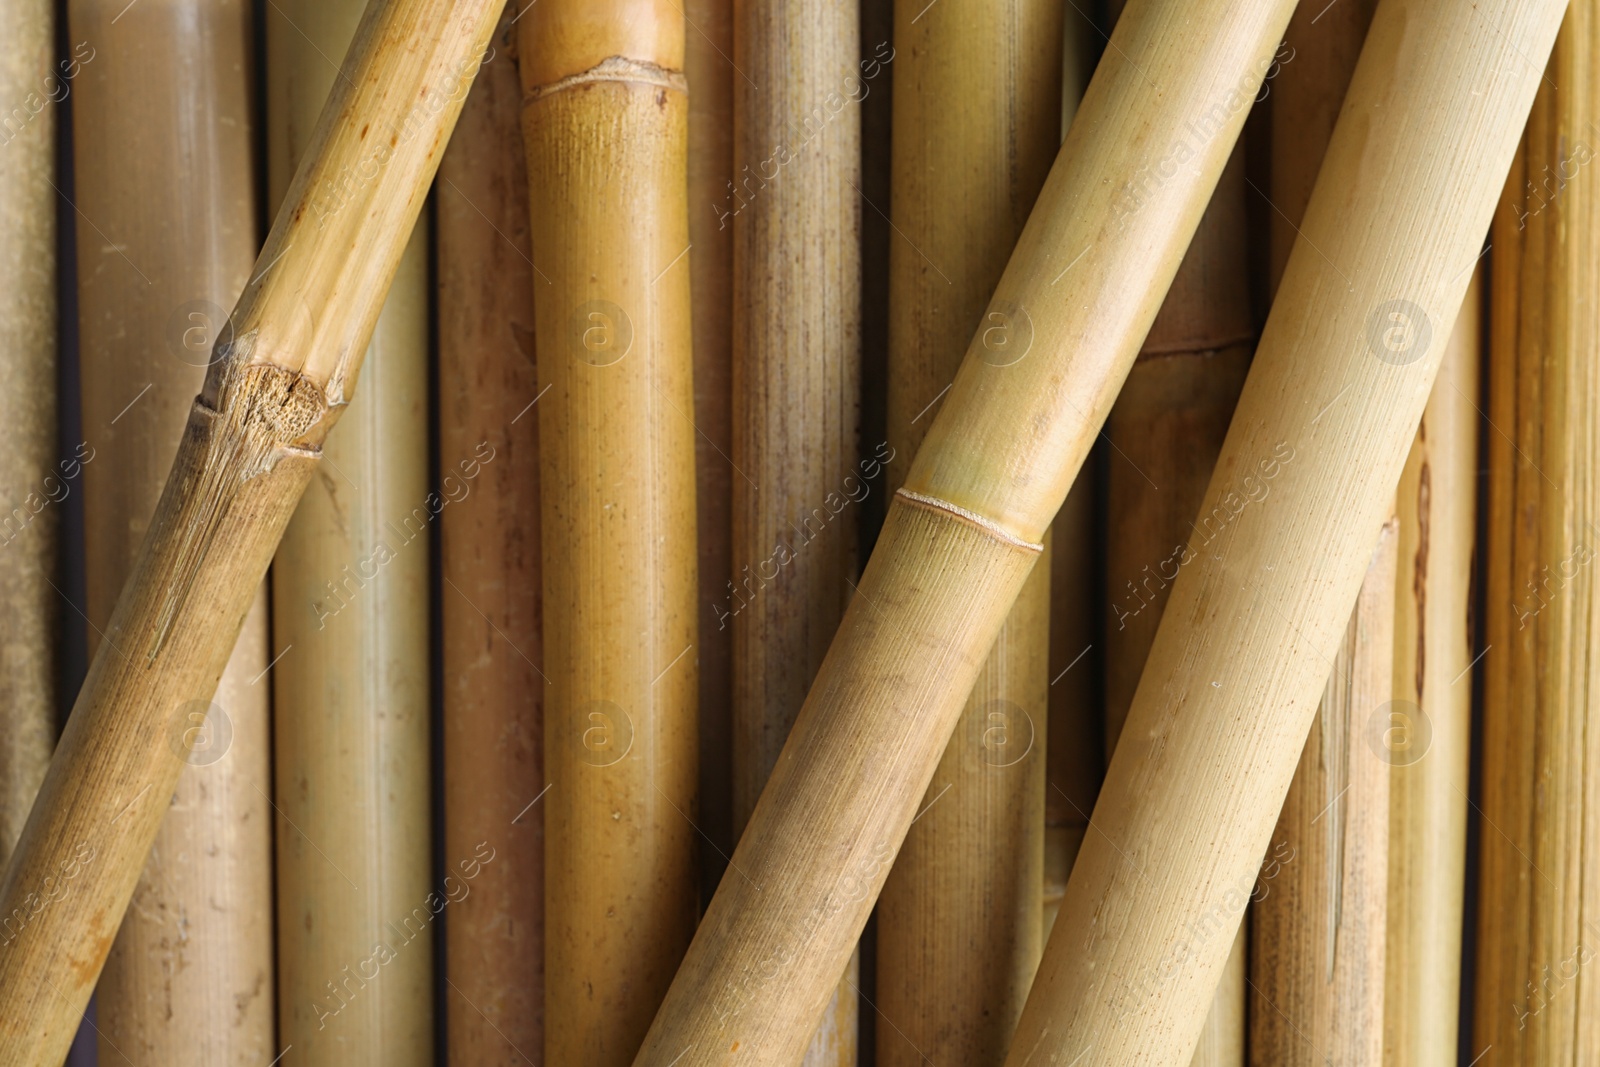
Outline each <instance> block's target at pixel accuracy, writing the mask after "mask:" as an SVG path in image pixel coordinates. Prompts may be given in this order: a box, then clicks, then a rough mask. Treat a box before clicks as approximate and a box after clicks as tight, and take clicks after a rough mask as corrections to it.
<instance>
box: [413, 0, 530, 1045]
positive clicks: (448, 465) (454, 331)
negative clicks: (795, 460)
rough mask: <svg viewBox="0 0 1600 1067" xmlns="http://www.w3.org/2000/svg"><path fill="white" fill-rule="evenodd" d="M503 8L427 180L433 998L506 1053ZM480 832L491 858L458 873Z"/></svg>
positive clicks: (518, 741)
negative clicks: (431, 264) (434, 466)
mask: <svg viewBox="0 0 1600 1067" xmlns="http://www.w3.org/2000/svg"><path fill="white" fill-rule="evenodd" d="M515 18H516V13H515V12H514V11H513V10H511V9H510V7H508V8H507V9H506V11H505V12H503V13H502V15H501V20H500V26H499V28H498V29H497V30H496V31H495V35H494V40H493V48H494V51H495V57H494V59H493V60H491V61H490V62H489V63H487V64H485V65H484V67H483V69H482V70H481V71H479V73H478V77H477V80H476V81H475V82H474V83H473V87H472V93H471V95H469V96H468V97H467V101H466V104H465V105H464V106H463V108H462V111H461V119H460V121H459V122H458V123H457V124H456V131H455V136H454V137H452V138H451V141H450V147H449V148H448V149H446V151H445V154H444V159H443V161H442V162H441V163H440V164H439V185H438V191H437V193H436V197H437V201H436V202H437V210H438V214H437V226H438V272H439V273H438V278H439V289H438V292H439V304H438V307H439V390H440V396H439V452H440V483H441V484H440V489H441V491H442V494H443V496H444V498H445V499H447V500H449V501H450V505H449V506H447V507H446V508H445V509H444V511H443V513H442V514H441V516H440V539H441V545H440V548H441V552H440V558H441V570H442V577H443V582H442V588H441V590H440V596H441V598H442V603H441V604H440V611H441V614H442V618H443V623H442V625H443V637H442V641H443V646H444V648H443V661H442V669H443V672H444V687H443V688H444V751H443V763H444V855H445V863H446V866H447V867H448V868H449V875H450V877H451V878H452V879H453V881H452V882H451V883H450V884H449V885H447V887H446V888H447V890H450V889H455V888H456V886H458V885H463V884H465V885H466V888H465V890H459V889H457V890H456V892H457V893H461V892H465V894H466V895H465V896H463V897H461V898H460V899H459V900H458V901H456V902H455V903H453V904H452V905H451V907H450V911H449V914H450V919H449V922H448V923H447V924H446V927H445V937H446V939H445V974H446V975H447V982H448V984H447V986H446V993H445V1001H444V1003H445V1029H446V1033H447V1034H448V1035H449V1042H450V1062H451V1063H453V1064H458V1065H460V1067H515V1065H518V1064H523V1063H525V1062H527V1061H526V1058H525V1057H527V1056H533V1055H536V1054H537V1053H538V1050H540V1049H541V1048H542V1047H543V1044H544V983H543V978H544V808H543V805H542V802H540V803H535V801H536V800H538V799H539V793H540V791H541V790H542V789H543V788H544V785H545V777H544V758H543V751H544V718H543V704H544V688H545V686H544V678H543V677H541V676H540V674H539V670H538V668H537V667H536V666H535V664H537V663H539V662H541V661H542V660H543V658H544V657H543V647H542V646H543V635H542V628H541V615H540V610H539V607H540V604H539V441H538V433H539V413H538V408H537V407H536V406H534V402H535V400H536V399H537V397H538V392H539V390H538V383H537V381H536V380H535V378H536V374H535V354H534V345H533V331H534V321H533V301H534V299H535V295H534V286H535V285H536V284H539V283H537V282H536V281H535V277H536V276H535V274H534V270H533V250H532V247H531V244H530V242H529V238H528V179H527V166H526V162H525V157H524V152H523V147H522V128H521V115H522V83H521V80H520V79H519V77H518V75H517V68H516V39H517V31H516V27H515V26H514V25H513V20H514V19H515ZM485 457H488V461H487V462H484V460H485ZM480 844H487V845H488V847H489V848H490V849H492V850H493V853H494V857H495V858H494V859H493V860H492V861H491V862H489V863H487V864H485V865H483V867H482V869H481V871H480V873H479V874H478V876H477V877H476V878H475V879H472V880H470V882H463V875H464V873H465V872H464V871H463V870H462V869H461V868H460V867H459V863H460V859H461V858H463V857H470V856H475V855H476V850H477V848H478V846H479V845H480ZM468 869H470V868H468Z"/></svg>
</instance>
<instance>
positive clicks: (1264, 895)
mask: <svg viewBox="0 0 1600 1067" xmlns="http://www.w3.org/2000/svg"><path fill="white" fill-rule="evenodd" d="M1398 525H1399V523H1398V521H1397V520H1395V519H1391V520H1389V522H1387V523H1385V524H1384V527H1383V531H1382V533H1381V534H1380V535H1379V537H1378V545H1377V548H1376V549H1375V550H1374V551H1373V554H1372V562H1371V565H1370V566H1369V567H1368V568H1367V572H1366V577H1365V579H1364V580H1363V581H1362V583H1361V592H1360V595H1359V597H1358V598H1357V600H1356V607H1355V611H1354V612H1353V613H1352V614H1351V615H1350V622H1349V625H1348V628H1347V629H1346V631H1345V636H1344V641H1343V643H1342V644H1341V646H1340V647H1339V650H1338V652H1337V654H1336V655H1335V656H1334V659H1333V666H1332V669H1331V671H1330V672H1329V675H1328V681H1327V686H1326V688H1325V690H1324V692H1323V696H1322V702H1321V705H1320V707H1319V708H1318V709H1317V713H1316V715H1315V717H1313V719H1312V721H1311V733H1310V735H1309V737H1308V738H1307V740H1306V744H1305V747H1304V749H1303V750H1302V751H1301V754H1300V764H1299V766H1298V767H1297V768H1296V770H1295V775H1294V782H1293V783H1292V784H1291V785H1290V787H1289V795H1288V797H1287V798H1286V799H1285V800H1284V803H1283V810H1282V811H1281V813H1280V814H1279V816H1278V825H1277V828H1276V829H1275V830H1274V831H1273V835H1272V845H1271V847H1270V849H1269V850H1268V852H1267V858H1266V861H1265V863H1264V864H1263V867H1262V871H1261V875H1260V877H1259V879H1258V881H1257V882H1256V883H1255V885H1254V886H1252V888H1251V896H1252V898H1253V899H1254V900H1255V901H1256V905H1255V908H1254V909H1253V910H1252V912H1251V927H1252V930H1253V937H1252V943H1253V945H1254V952H1253V953H1252V955H1251V960H1250V967H1251V971H1252V972H1253V977H1252V979H1251V991H1252V994H1253V995H1252V997H1251V1000H1252V1003H1253V1010H1252V1011H1251V1013H1250V1020H1251V1024H1250V1062H1251V1063H1252V1064H1261V1065H1262V1067H1269V1065H1270V1067H1277V1065H1280V1064H1282V1065H1298V1064H1304V1065H1307V1067H1310V1065H1321V1064H1326V1063H1339V1064H1374V1065H1375V1064H1377V1063H1379V1062H1381V1060H1382V1055H1383V1011H1384V1007H1383V988H1384V940H1383V936H1384V928H1385V915H1386V910H1387V909H1386V901H1387V896H1388V885H1387V881H1386V878H1387V874H1388V867H1389V759H1388V758H1387V757H1388V753H1387V751H1386V750H1385V749H1383V748H1382V747H1379V748H1377V749H1376V750H1373V749H1371V748H1369V746H1368V742H1367V738H1366V736H1365V732H1366V727H1367V722H1368V720H1369V719H1370V718H1371V717H1372V715H1373V712H1374V711H1375V710H1376V711H1378V712H1379V713H1380V714H1381V713H1384V712H1386V710H1387V705H1388V704H1389V698H1390V694H1391V691H1392V683H1393V679H1394V647H1395V646H1394V603H1395V599H1394V598H1395V549H1396V543H1397V541H1398V534H1397V528H1398Z"/></svg>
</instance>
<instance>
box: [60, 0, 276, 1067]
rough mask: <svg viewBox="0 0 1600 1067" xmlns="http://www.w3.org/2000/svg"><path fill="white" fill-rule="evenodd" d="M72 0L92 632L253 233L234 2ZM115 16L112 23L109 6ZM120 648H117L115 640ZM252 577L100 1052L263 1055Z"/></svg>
mask: <svg viewBox="0 0 1600 1067" xmlns="http://www.w3.org/2000/svg"><path fill="white" fill-rule="evenodd" d="M125 6H126V5H125V4H121V3H109V2H108V3H102V2H100V0H76V2H74V3H72V4H70V5H69V7H68V15H69V19H70V23H71V30H72V37H73V39H74V40H78V41H83V42H90V43H91V44H90V46H91V47H92V48H93V56H94V58H93V59H92V60H91V61H90V62H87V63H84V64H83V65H82V68H81V70H80V72H79V74H78V77H77V79H76V80H75V83H74V88H75V90H76V93H75V96H74V98H73V108H74V121H73V127H74V129H73V134H74V139H75V174H74V181H75V192H74V199H75V202H76V204H77V206H78V209H79V210H81V211H82V212H84V214H85V216H86V217H88V218H92V219H94V220H95V225H94V226H92V227H91V226H84V225H80V227H79V229H78V279H79V280H78V317H79V330H80V333H79V337H80V341H79V350H80V356H79V365H80V374H81V380H82V391H83V438H84V442H85V443H86V444H87V445H88V447H89V448H90V449H92V453H91V455H92V457H93V458H92V460H91V461H90V462H88V463H85V464H84V465H83V473H82V479H83V480H82V485H83V490H84V549H85V564H86V570H87V586H88V604H87V608H86V612H85V614H86V616H87V618H88V621H89V648H90V651H91V652H93V651H94V649H95V648H96V646H97V645H98V644H99V643H100V639H99V635H100V634H103V633H105V632H106V627H107V626H108V624H109V622H110V619H111V614H112V610H113V608H115V606H116V601H117V595H118V593H120V592H121V591H122V586H123V583H124V582H125V581H126V580H127V578H128V575H129V574H130V573H132V571H133V568H134V564H135V560H136V557H137V555H138V552H139V546H140V544H141V543H142V542H143V540H144V538H145V534H146V533H147V531H148V529H149V526H150V522H151V519H152V516H153V515H154V513H155V510H156V504H157V501H158V500H159V499H160V497H161V490H162V486H163V484H164V483H165V482H166V479H167V471H168V469H169V467H170V465H171V462H172V454H173V451H174V450H175V449H176V448H177V446H178V443H179V442H180V441H181V440H182V439H183V432H184V424H185V423H186V422H187V421H188V418H189V410H190V408H191V407H192V405H193V403H194V398H195V394H196V393H198V392H199V391H200V388H201V386H202V385H203V384H204V379H205V367H206V365H207V363H208V362H209V361H210V359H211V349H212V344H213V343H214V341H215V340H216V337H217V333H218V331H219V330H221V329H223V328H224V324H225V322H226V318H227V310H226V309H228V308H231V307H232V306H233V302H234V301H235V300H236V299H237V298H238V296H239V293H240V291H241V290H242V289H243V288H244V285H245V282H247V281H248V280H249V278H250V269H251V264H252V263H253V262H254V259H255V253H256V248H257V240H256V224H255V220H256V198H255V184H254V169H255V153H254V151H253V143H252V133H253V131H252V123H251V118H252V116H251V113H250V98H251V87H250V82H249V66H248V63H247V58H246V45H247V36H248V34H247V27H248V21H249V10H248V7H247V6H245V5H243V4H240V3H237V2H232V0H228V2H224V3H197V2H189V0H161V2H159V3H155V4H150V5H148V6H146V5H141V6H139V7H136V8H133V9H130V10H127V11H124V10H123V9H124V7H125ZM113 22H115V25H113ZM124 651H127V649H124ZM266 665H267V608H266V598H265V596H264V595H257V597H256V602H255V606H254V607H253V608H252V609H251V611H250V613H249V615H248V616H247V617H246V620H245V625H244V628H243V630H242V631H241V632H240V635H239V641H238V645H237V647H236V648H235V650H234V653H233V656H232V657H231V658H230V659H229V660H228V666H227V669H226V670H224V672H223V674H222V679H221V682H220V683H219V684H218V687H217V691H216V694H215V695H214V696H213V695H211V694H205V695H204V696H203V697H202V698H201V699H200V700H198V701H196V702H195V703H194V704H193V705H192V706H185V707H182V708H179V709H177V710H176V711H175V713H174V715H173V717H172V719H171V720H170V722H169V723H168V724H167V725H168V730H167V733H166V735H165V740H168V741H172V740H174V739H177V740H178V741H179V743H181V741H182V739H183V738H182V735H183V734H185V733H186V732H187V733H191V734H192V735H193V737H192V740H193V742H194V749H193V752H192V755H191V756H190V759H189V765H188V766H187V767H185V768H184V769H183V771H182V773H181V774H180V775H179V777H178V784H177V790H176V792H175V793H174V794H173V795H172V797H171V806H170V808H169V809H168V810H167V814H166V816H165V818H164V819H163V820H162V823H161V830H160V832H159V833H158V834H157V836H156V840H155V844H154V845H153V846H152V848H151V851H150V858H149V861H148V862H147V863H146V864H145V868H144V872H143V874H142V875H141V877H140V879H139V882H138V886H137V888H136V889H135V890H134V894H133V900H132V902H131V904H130V906H129V908H128V912H127V915H126V917H125V919H124V920H123V923H122V928H121V930H120V932H119V933H118V935H117V939H116V943H115V945H114V946H113V947H112V950H111V954H110V956H109V957H108V959H107V960H106V967H105V973H104V975H103V976H102V977H101V980H100V984H99V994H100V995H99V1001H98V1004H99V1017H98V1022H97V1030H98V1038H99V1043H100V1050H101V1055H102V1056H103V1057H104V1058H105V1059H106V1060H107V1062H115V1061H117V1060H118V1059H119V1058H120V1057H122V1056H127V1057H132V1058H133V1059H134V1060H135V1061H136V1062H140V1063H168V1064H174V1065H184V1064H193V1065H199V1064H226V1065H238V1067H246V1065H252V1067H253V1065H256V1064H260V1063H261V1062H263V1061H265V1060H270V1059H271V1058H272V1057H273V1056H274V1055H276V1054H277V1051H278V1050H277V1048H275V1047H274V1045H273V1036H274V1015H275V1013H274V996H273V994H274V989H273V978H274V971H273V952H272V822H271V809H270V808H269V807H268V805H267V800H266V797H267V795H268V794H269V793H270V792H271V788H272V787H271V782H270V771H269V768H270V766H271V751H270V748H269V745H270V740H269V734H268V713H269V708H268V692H269V690H268V687H267V686H266V685H264V684H259V685H251V684H250V683H251V681H252V680H253V679H255V678H256V677H257V676H258V675H259V674H260V673H261V672H262V670H264V669H265V668H266Z"/></svg>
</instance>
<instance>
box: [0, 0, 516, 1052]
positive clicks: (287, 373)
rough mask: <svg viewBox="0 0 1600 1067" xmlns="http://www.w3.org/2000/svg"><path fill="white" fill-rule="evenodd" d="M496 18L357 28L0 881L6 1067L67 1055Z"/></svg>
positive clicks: (477, 7) (480, 15)
mask: <svg viewBox="0 0 1600 1067" xmlns="http://www.w3.org/2000/svg"><path fill="white" fill-rule="evenodd" d="M498 16H499V5H498V4H497V3H494V2H493V0H489V2H486V3H482V4H474V3H467V2H458V3H455V4H453V5H450V6H448V7H446V6H441V5H438V4H435V3H428V2H424V0H392V2H389V3H376V4H373V5H372V6H371V7H370V8H369V9H368V11H367V14H366V17H365V18H364V20H363V22H362V25H361V28H360V29H359V30H358V32H357V34H356V39H355V42H354V43H353V44H352V47H351V54H350V57H349V61H348V62H347V63H346V66H345V69H346V71H347V74H348V76H349V78H348V81H346V80H345V79H340V80H339V81H338V83H336V85H335V88H334V92H333V95H332V96H331V97H330V99H329V103H328V106H327V107H326V108H325V109H324V111H323V117H322V119H321V120H319V123H318V125H317V132H316V133H315V134H314V135H313V137H312V139H311V144H310V145H309V146H308V148H307V150H306V159H305V163H304V164H303V166H302V167H301V169H300V172H299V174H298V176H297V179H296V181H295V183H294V185H293V186H292V187H291V189H290V192H289V195H288V196H287V197H286V200H285V205H284V208H283V210H282V211H281V212H280V213H279V216H278V222H277V223H276V224H275V225H274V227H273V230H272V233H271V234H270V235H269V236H268V239H267V242H266V246H265V248H264V249H263V251H262V253H261V257H260V258H259V259H258V260H257V263H258V266H257V268H256V270H255V273H254V274H253V275H252V276H251V280H250V282H249V284H248V285H247V286H246V288H245V292H244V295H243V296H242V297H241V298H240V302H239V305H238V306H237V307H236V309H235V311H234V314H233V315H232V316H231V318H230V324H229V326H228V327H227V329H226V330H225V331H224V335H223V336H222V337H221V338H219V340H218V352H217V359H216V360H215V361H214V362H213V364H212V367H211V370H210V372H209V373H208V375H207V379H206V384H205V387H204V390H203V391H202V392H201V394H200V396H199V398H198V399H197V401H196V404H195V407H194V409H193V412H192V414H191V417H190V422H189V426H188V428H187V430H186V431H185V434H184V440H183V443H182V444H181V445H180V446H179V450H178V455H177V457H176V459H175V460H174V472H173V474H172V475H171V476H169V478H168V479H167V485H166V488H165V489H164V490H163V493H162V498H161V503H160V504H159V505H158V507H157V510H156V516H155V518H154V519H153V520H152V522H151V525H150V532H149V534H148V535H147V536H146V539H145V546H144V548H143V549H142V550H141V552H140V554H139V557H138V562H137V564H136V565H135V569H134V574H133V577H132V578H131V579H130V580H129V584H128V586H127V587H126V588H125V589H124V592H123V596H122V598H121V600H120V602H119V603H118V606H117V610H116V612H115V613H114V614H113V616H112V620H111V624H110V625H109V626H108V627H107V628H106V630H105V634H104V636H103V637H102V639H101V640H102V646H101V647H100V649H99V650H98V652H97V653H96V655H95V658H94V661H93V663H92V664H91V666H90V669H89V676H88V678H87V679H86V681H85V683H84V687H83V690H82V692H81V693H80V694H79V698H78V701H77V704H76V706H75V709H74V711H73V714H72V716H71V717H70V718H69V719H68V722H67V727H66V730H65V731H64V732H63V734H62V738H61V742H60V744H59V745H58V746H57V750H56V753H55V755H54V757H52V759H51V764H50V770H49V772H48V773H47V774H46V776H45V781H44V785H43V787H42V788H41V790H40V793H39V799H38V801H37V802H36V803H35V804H34V808H33V811H32V812H31V813H30V815H29V818H28V824H27V826H26V828H25V829H24V831H23V835H22V839H21V841H20V843H19V844H18V846H17V849H16V852H15V853H14V854H13V856H12V858H11V862H10V865H9V866H8V867H7V870H6V875H5V881H4V883H3V884H0V916H4V917H6V918H9V919H11V920H12V922H11V925H10V926H8V927H6V933H7V934H11V935H13V936H11V937H10V939H9V940H8V941H7V942H6V943H5V944H4V946H0V1064H6V1065H12V1064H18V1065H20V1064H29V1065H37V1064H42V1063H52V1062H59V1061H60V1059H61V1057H62V1056H63V1055H64V1054H65V1052H66V1048H67V1046H68V1044H69V1043H70V1041H71V1039H72V1035H73V1032H74V1031H75V1030H76V1028H77V1024H78V1020H79V1017H80V1015H81V1013H82V1010H83V1006H84V1004H85V1003H86V1002H87V1001H88V998H89V994H90V991H91V990H92V988H93V985H94V982H95V979H96V978H97V977H98V975H99V972H100V968H101V965H102V963H103V961H104V959H105V954H106V952H107V950H108V949H109V948H110V945H111V940H112V937H113V936H114V934H115V933H116V928H117V926H118V924H119V923H120V920H121V918H122V913H123V911H124V909H125V908H126V906H127V903H128V900H129V898H130V897H131V896H132V894H133V888H134V883H135V881H136V879H137V878H138V875H139V871H140V869H141V868H142V867H143V865H144V862H145V857H146V855H147V854H148V852H149V848H150V843H151V841H152V840H153V839H154V837H155V835H156V831H157V828H158V826H159V824H160V821H161V818H162V816H163V815H164V814H165V812H166V810H167V807H168V805H167V804H166V803H165V802H164V800H163V798H165V797H170V796H171V795H172V790H173V787H174V786H175V785H176V783H177V780H178V775H179V772H180V771H181V770H182V768H183V767H184V765H185V762H184V758H185V756H186V755H187V749H186V748H185V747H184V746H185V745H186V744H188V743H190V742H192V741H193V739H194V734H193V732H180V734H179V736H180V737H181V738H183V739H184V740H183V743H182V744H180V745H178V746H176V749H177V750H176V751H174V748H173V746H170V745H169V742H168V730H169V728H170V725H171V720H172V718H173V716H174V714H175V713H178V712H179V711H180V709H182V708H184V706H185V705H188V704H190V703H192V702H195V701H202V702H203V701H204V700H205V699H207V698H208V697H209V695H210V694H211V693H213V692H214V691H215V689H216V684H217V680H218V678H219V677H220V676H221V674H222V671H223V667H224V665H225V664H226V662H227V660H228V656H229V653H230V652H231V651H232V649H233V647H234V643H235V641H236V639H237V637H238V634H239V630H240V628H241V626H242V624H243V622H244V618H245V616H246V614H247V613H248V611H249V609H250V605H251V602H252V599H253V598H254V596H255V594H256V591H257V589H258V587H259V585H260V583H261V579H262V576H263V574H264V573H265V571H266V568H267V564H268V562H269V560H270V558H271V555H272V550H273V548H274V547H275V546H276V544H277V541H278V538H279V536H280V535H281V533H282V531H283V528H284V526H285V525H287V523H288V521H289V517H290V513H291V512H292V510H293V507H294V504H295V502H296V500H297V499H298V497H299V494H300V492H301V490H302V489H304V487H305V485H306V483H307V482H308V481H309V480H310V479H311V476H312V474H313V473H314V472H315V471H316V469H317V460H318V457H319V447H320V445H321V442H322V440H323V438H324V437H325V435H326V432H327V429H328V428H329V426H330V425H331V424H332V423H333V421H334V420H335V419H336V418H337V417H338V414H339V412H340V410H341V408H342V407H343V405H344V404H345V403H347V402H348V400H349V397H350V396H351V394H352V393H353V391H354V387H355V378H356V374H357V373H358V371H359V368H360V360H361V357H362V355H363V354H364V352H365V350H366V342H367V338H368V335H369V334H370V332H371V330H372V326H373V323H374V321H375V320H376V318H377V314H378V311H379V309H380V307H381V305H382V303H383V296H384V293H385V291H386V290H387V288H388V283H389V280H390V277H391V276H392V274H393V272H394V270H395V267H396V265H397V264H398V262H399V260H400V256H401V253H402V251H403V250H404V247H405V244H406V241H407V238H408V237H409V236H410V232H411V227H412V224H413V223H414V221H415V219H416V215H417V212H418V210H419V209H420V206H421V203H422V196H423V193H424V191H425V190H426V189H427V186H428V184H429V182H430V181H431V179H432V177H433V171H434V168H435V165H436V155H437V150H438V148H439V146H440V144H441V143H442V141H443V140H445V139H446V138H447V136H448V134H449V132H450V129H451V127H452V126H453V125H454V120H455V117H456V114H457V113H458V112H459V109H460V104H461V96H462V95H463V94H464V92H465V89H466V87H467V86H468V85H469V84H470V80H471V76H472V73H473V71H474V68H475V64H476V63H477V62H478V59H479V57H480V56H481V55H482V53H483V51H484V48H485V46H486V45H487V43H488V39H489V35H490V31H491V30H492V29H493V26H494V23H495V20H496V19H497V18H498ZM374 130H376V131H378V136H376V137H374V138H370V139H369V137H368V134H370V133H372V132H373V131H374ZM385 134H387V137H385ZM358 175H359V176H358ZM345 179H349V180H348V181H346V180H345ZM336 180H337V181H336ZM330 190H337V195H332V194H331V193H330ZM3 924H4V920H3V919H0V925H3Z"/></svg>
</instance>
